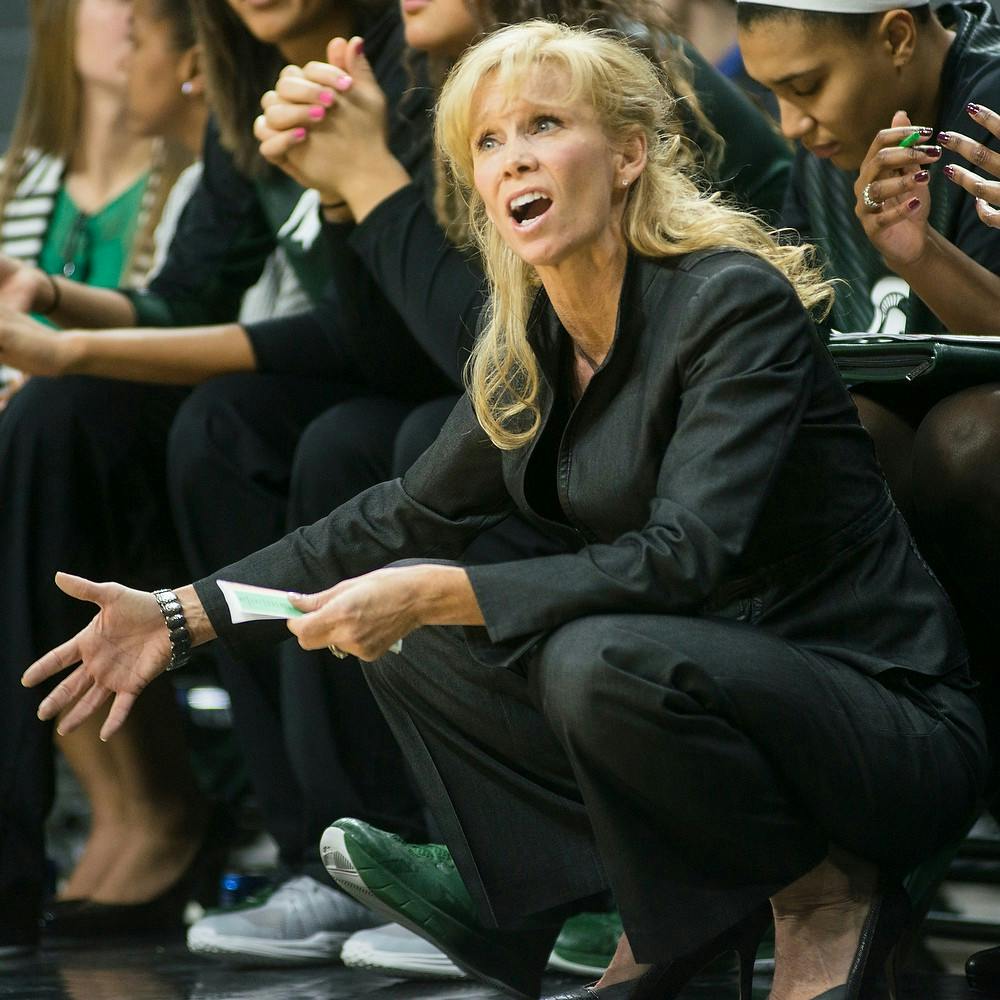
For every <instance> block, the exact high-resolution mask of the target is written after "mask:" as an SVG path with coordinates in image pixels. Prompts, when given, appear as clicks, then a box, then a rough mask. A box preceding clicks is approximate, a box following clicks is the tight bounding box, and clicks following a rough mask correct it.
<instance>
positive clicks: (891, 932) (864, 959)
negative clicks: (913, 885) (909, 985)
mask: <svg viewBox="0 0 1000 1000" xmlns="http://www.w3.org/2000/svg"><path fill="white" fill-rule="evenodd" d="M911 915H912V907H911V905H910V897H909V896H908V895H907V894H906V890H905V889H903V887H902V886H901V885H894V886H892V887H888V888H883V889H881V890H880V891H879V892H878V893H877V894H876V896H875V898H874V899H873V900H872V905H871V909H870V910H869V911H868V916H867V917H866V918H865V922H864V925H863V926H862V928H861V937H860V939H859V940H858V950H857V951H856V952H855V953H854V961H853V962H852V963H851V971H850V972H849V973H848V976H847V982H846V983H844V985H843V986H835V987H834V988H833V989H832V990H827V991H826V992H825V993H821V994H820V995H819V996H817V997H814V998H813V1000H877V998H881V997H885V996H888V997H889V1000H896V956H897V951H896V945H897V944H898V943H899V940H900V938H901V937H902V936H903V934H904V932H905V931H906V928H907V926H908V925H909V923H910V918H911Z"/></svg>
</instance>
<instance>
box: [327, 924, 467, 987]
mask: <svg viewBox="0 0 1000 1000" xmlns="http://www.w3.org/2000/svg"><path fill="white" fill-rule="evenodd" d="M340 960H341V961H342V962H343V963H344V965H348V966H350V967H351V968H353V969H371V970H372V971H374V972H381V973H382V974H383V975H387V976H399V977H401V978H402V979H468V978H469V977H468V976H467V975H466V974H465V973H464V972H463V971H462V970H461V969H460V968H459V967H458V966H457V965H455V963H454V962H452V960H451V959H450V958H448V956H447V955H446V954H445V953H444V952H443V951H441V950H440V949H439V948H435V947H434V945H432V944H431V943H430V941H425V940H424V939H423V938H422V937H418V936H417V935H416V934H414V933H413V931H410V930H407V929H406V928H405V927H401V926H400V925H399V924H386V925H385V926H383V927H372V928H371V929H370V930H367V931H358V932H357V934H352V935H351V936H350V937H349V938H348V939H347V942H346V944H345V945H344V950H343V951H342V952H341V953H340Z"/></svg>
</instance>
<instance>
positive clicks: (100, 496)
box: [0, 377, 185, 940]
mask: <svg viewBox="0 0 1000 1000" xmlns="http://www.w3.org/2000/svg"><path fill="white" fill-rule="evenodd" d="M184 395H185V390H182V389H177V388H171V387H161V386H148V385H140V384H134V383H128V382H116V381H111V380H103V379H92V378H85V377H66V378H59V379H49V378H33V379H31V380H30V381H29V382H28V383H27V384H26V385H25V387H24V388H23V389H22V390H21V391H20V392H19V393H17V395H16V396H15V397H14V398H13V400H12V401H11V403H10V405H9V406H8V408H7V409H6V410H5V411H4V413H3V414H2V415H0V538H2V542H0V630H2V634H3V643H2V649H3V652H2V654H0V656H2V660H0V662H2V676H3V683H4V695H3V697H2V698H0V940H2V938H3V937H4V936H5V930H4V928H5V926H8V927H10V928H11V929H13V928H16V926H18V925H21V926H24V925H25V921H26V920H27V919H29V918H28V916H26V915H30V914H34V916H33V917H30V919H31V924H30V926H33V925H34V921H35V920H36V919H37V912H36V911H37V907H38V905H39V901H40V894H41V892H42V888H43V885H44V881H45V853H44V844H43V825H44V822H45V817H46V815H47V814H48V811H49V808H50V806H51V802H52V728H51V725H43V724H42V723H40V722H39V721H38V720H37V718H36V717H35V713H36V712H37V709H38V704H39V702H40V701H41V698H42V697H43V696H44V694H45V691H44V690H43V689H32V690H27V689H25V688H22V687H21V685H20V683H19V682H18V679H19V677H20V675H21V673H22V672H23V671H24V669H25V668H26V667H27V666H28V665H29V664H30V663H31V662H32V661H33V660H35V659H36V658H37V657H38V656H40V655H41V654H42V653H44V652H46V651H47V650H48V649H50V648H52V647H53V646H55V645H57V644H59V643H61V642H63V641H65V640H66V639H68V638H69V637H70V636H71V635H72V634H73V633H75V632H76V631H78V630H79V629H80V628H82V627H83V626H84V625H85V624H86V623H87V622H88V621H89V620H90V618H91V617H92V616H93V613H94V609H93V607H92V606H91V605H88V604H84V603H81V602H80V601H77V600H73V599H72V598H69V597H67V596H66V595H64V594H63V593H62V592H61V591H60V590H58V589H57V588H56V586H55V584H54V583H53V581H52V578H53V575H54V574H55V572H56V571H57V570H60V569H62V570H66V571H68V572H72V573H76V574H79V575H82V576H87V577H90V578H92V579H97V580H104V579H114V580H121V581H123V582H125V583H129V584H132V585H133V586H140V587H144V588H150V587H153V586H157V585H159V586H165V585H168V584H169V583H171V582H172V581H173V580H176V579H178V578H179V577H180V574H181V572H182V571H181V568H180V559H179V557H178V555H177V545H176V541H175V538H174V534H173V530H172V526H171V523H170V516H169V505H168V503H167V498H166V484H165V482H164V474H163V471H164V465H165V442H166V437H167V430H168V428H169V426H170V422H171V420H172V419H173V416H174V413H175V412H176V409H177V407H178V405H179V404H180V402H181V401H182V399H183V398H184Z"/></svg>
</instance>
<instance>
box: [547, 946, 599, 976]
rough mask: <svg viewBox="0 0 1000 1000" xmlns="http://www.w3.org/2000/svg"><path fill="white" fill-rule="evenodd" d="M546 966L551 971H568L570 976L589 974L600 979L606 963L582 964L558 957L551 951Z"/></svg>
mask: <svg viewBox="0 0 1000 1000" xmlns="http://www.w3.org/2000/svg"><path fill="white" fill-rule="evenodd" d="M546 968H548V969H551V970H552V971H553V972H568V973H569V974H570V975H572V976H589V977H590V978H591V979H594V978H597V979H600V978H601V976H603V975H604V971H605V969H607V965H582V964H581V963H579V962H570V961H568V960H567V959H565V958H560V957H559V956H558V955H557V954H556V953H555V952H552V954H551V955H549V962H548V965H547V966H546Z"/></svg>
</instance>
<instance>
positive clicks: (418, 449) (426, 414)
mask: <svg viewBox="0 0 1000 1000" xmlns="http://www.w3.org/2000/svg"><path fill="white" fill-rule="evenodd" d="M457 399H458V397H457V396H456V397H454V398H452V397H448V398H447V399H440V400H437V399H436V400H433V401H432V402H430V403H425V404H424V405H423V406H418V407H417V408H416V409H415V410H414V411H413V412H412V413H410V414H409V415H408V416H407V418H406V419H405V420H404V421H403V423H402V424H401V425H400V428H399V433H398V434H397V435H396V443H395V446H394V448H393V457H392V469H393V475H395V476H401V475H403V474H404V473H405V472H406V470H407V469H409V468H410V466H411V465H413V463H414V462H415V461H416V460H417V459H418V458H419V457H420V456H421V455H422V454H423V453H424V452H425V451H426V450H427V449H428V448H429V447H430V446H431V445H432V444H433V443H434V439H435V438H436V437H437V436H438V433H439V432H440V430H441V428H442V427H443V426H444V423H445V421H446V420H447V419H448V414H449V413H451V411H452V409H453V408H454V405H455V403H456V401H457Z"/></svg>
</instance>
